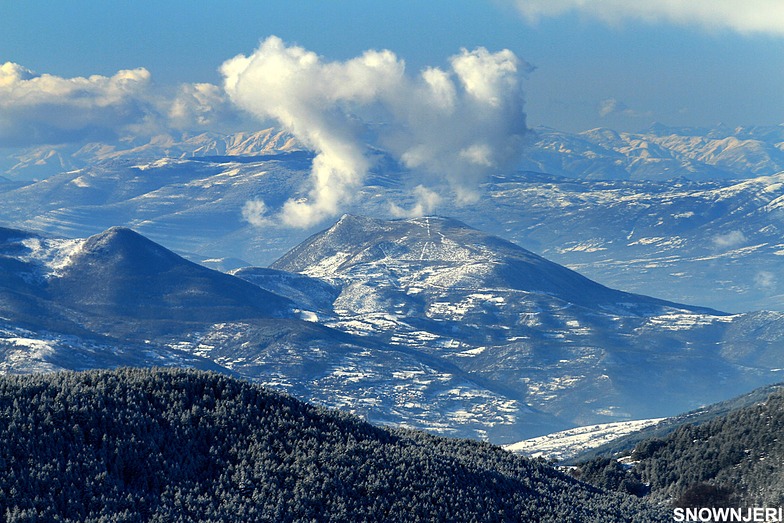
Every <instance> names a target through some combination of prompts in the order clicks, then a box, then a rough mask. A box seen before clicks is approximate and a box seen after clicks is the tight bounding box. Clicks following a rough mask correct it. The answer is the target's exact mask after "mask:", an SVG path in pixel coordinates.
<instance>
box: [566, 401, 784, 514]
mask: <svg viewBox="0 0 784 523" xmlns="http://www.w3.org/2000/svg"><path fill="white" fill-rule="evenodd" d="M629 460H630V461H631V462H633V466H631V467H629V466H624V465H621V464H620V463H618V461H617V460H616V459H612V458H608V457H598V458H594V459H592V460H589V461H586V462H583V463H581V464H579V465H578V467H577V469H576V472H575V475H576V476H578V477H579V478H581V479H583V480H585V481H588V482H590V483H592V484H594V485H597V486H601V487H603V488H607V489H613V490H619V491H622V492H627V493H633V494H635V495H638V496H650V497H652V498H654V499H657V500H668V499H669V500H674V503H675V505H678V506H735V507H737V506H771V507H778V506H782V505H784V390H779V391H777V392H774V393H772V394H771V395H770V396H769V397H768V399H767V400H766V401H764V402H762V403H759V404H756V405H752V406H749V407H744V408H741V409H738V410H735V411H733V412H730V413H729V414H726V415H724V416H720V417H716V418H714V419H713V420H710V421H707V422H705V423H703V424H700V425H693V424H686V425H682V426H681V427H679V428H678V429H677V430H675V431H674V432H672V433H671V434H669V435H668V436H666V437H663V438H651V439H648V440H645V441H642V442H640V443H638V444H637V446H636V447H635V448H634V451H633V452H632V453H631V455H630V457H629Z"/></svg>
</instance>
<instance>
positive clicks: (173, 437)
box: [0, 369, 670, 522]
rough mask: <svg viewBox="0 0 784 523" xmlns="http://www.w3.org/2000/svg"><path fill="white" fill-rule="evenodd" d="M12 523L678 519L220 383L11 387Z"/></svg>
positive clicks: (173, 376) (187, 378)
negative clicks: (35, 522)
mask: <svg viewBox="0 0 784 523" xmlns="http://www.w3.org/2000/svg"><path fill="white" fill-rule="evenodd" d="M0 516H1V517H3V518H4V520H5V521H8V522H17V521H47V522H48V521H52V522H58V521H61V522H71V521H72V522H77V521H78V522H136V521H145V522H146V521H153V522H155V521H159V522H164V521H165V522H186V521H188V522H190V521H211V522H219V521H242V522H254V521H275V522H285V521H341V522H345V521H368V522H370V521H401V522H405V521H461V522H471V521H542V522H546V521H582V522H590V521H597V522H599V521H601V522H611V521H640V522H650V521H668V520H669V519H670V517H669V514H667V513H665V512H660V511H659V510H658V509H656V508H653V507H652V506H650V505H648V504H647V503H644V502H641V501H639V500H637V499H635V498H633V497H632V496H624V495H620V494H613V493H606V492H603V491H600V490H599V489H596V488H594V487H590V486H588V485H585V484H583V483H581V482H578V481H576V480H574V479H573V478H570V477H568V476H566V475H564V474H561V473H560V472H558V471H556V470H555V469H553V468H551V467H549V466H547V465H545V464H542V463H539V462H536V461H531V460H527V459H525V458H521V457H518V456H514V455H512V454H511V453H508V452H506V451H504V450H502V449H500V448H498V447H495V446H492V445H489V444H484V443H479V442H471V441H466V440H454V439H447V438H439V437H434V436H429V435H426V434H423V433H419V432H414V431H403V430H386V429H382V428H378V427H374V426H371V425H369V424H367V423H364V422H362V421H360V420H358V419H357V418H355V417H353V416H350V415H347V414H341V413H338V412H335V411H327V410H325V409H321V408H317V407H313V406H310V405H307V404H304V403H302V402H299V401H297V400H295V399H293V398H291V397H288V396H285V395H281V394H277V393H273V392H270V391H268V390H266V389H264V388H262V387H259V386H256V385H252V384H250V383H247V382H243V381H239V380H235V379H232V378H228V377H226V376H222V375H218V374H208V373H202V372H198V371H189V370H160V369H154V370H144V369H123V370H117V371H89V372H84V373H59V374H48V375H31V376H13V377H3V378H0Z"/></svg>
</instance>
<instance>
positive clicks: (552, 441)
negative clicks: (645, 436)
mask: <svg viewBox="0 0 784 523" xmlns="http://www.w3.org/2000/svg"><path fill="white" fill-rule="evenodd" d="M663 419H664V418H653V419H643V420H634V421H619V422H615V423H602V424H598V425H588V426H585V427H577V428H574V429H569V430H564V431H561V432H554V433H552V434H547V435H546V436H540V437H538V438H531V439H527V440H523V441H520V442H518V443H512V444H511V445H505V446H504V448H505V449H507V450H509V451H512V452H514V453H516V454H523V455H526V456H529V457H532V458H538V457H542V458H545V459H548V460H550V459H554V460H558V461H563V460H565V459H569V458H571V457H573V456H576V455H577V454H579V453H581V452H584V451H586V450H589V449H592V448H596V447H599V446H601V445H604V444H605V443H608V442H610V441H612V440H614V439H616V438H620V437H621V436H625V435H627V434H631V433H632V432H637V431H639V430H642V429H644V428H646V427H650V426H651V425H655V424H657V423H659V422H660V421H662V420H663Z"/></svg>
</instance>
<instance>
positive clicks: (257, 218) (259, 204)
mask: <svg viewBox="0 0 784 523" xmlns="http://www.w3.org/2000/svg"><path fill="white" fill-rule="evenodd" d="M242 219H243V220H245V221H246V222H248V223H250V224H251V225H255V226H256V227H265V226H267V225H270V224H271V223H272V222H271V221H270V219H269V217H268V216H267V206H266V204H265V203H264V202H263V201H262V200H248V201H247V202H245V205H243V207H242Z"/></svg>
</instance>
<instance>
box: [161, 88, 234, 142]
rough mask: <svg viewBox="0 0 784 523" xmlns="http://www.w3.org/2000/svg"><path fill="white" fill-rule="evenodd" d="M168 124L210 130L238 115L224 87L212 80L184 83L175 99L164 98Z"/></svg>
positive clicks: (181, 127) (176, 126)
mask: <svg viewBox="0 0 784 523" xmlns="http://www.w3.org/2000/svg"><path fill="white" fill-rule="evenodd" d="M163 103H164V108H166V109H168V110H167V111H166V112H167V113H168V114H167V116H168V120H169V125H171V126H172V127H175V128H177V129H205V128H206V129H211V130H216V128H218V127H220V126H222V125H224V124H225V123H226V122H229V121H233V120H235V119H236V117H237V115H236V112H235V109H234V106H233V105H232V104H231V102H230V101H229V100H228V99H227V98H226V94H225V93H224V91H223V89H222V88H221V87H219V86H217V85H213V84H209V83H195V84H183V85H181V86H180V88H179V90H178V92H177V95H176V96H175V98H174V100H173V101H164V102H163Z"/></svg>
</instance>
